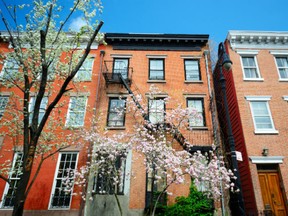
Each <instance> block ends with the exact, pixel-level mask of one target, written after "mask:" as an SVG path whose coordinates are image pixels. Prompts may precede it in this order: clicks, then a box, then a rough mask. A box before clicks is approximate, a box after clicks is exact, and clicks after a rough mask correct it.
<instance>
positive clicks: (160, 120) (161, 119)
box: [148, 97, 166, 124]
mask: <svg viewBox="0 0 288 216" xmlns="http://www.w3.org/2000/svg"><path fill="white" fill-rule="evenodd" d="M164 99H165V98H160V97H157V98H153V99H149V100H148V114H149V121H150V122H151V123H152V124H158V123H164V122H165V111H166V104H165V100H164ZM158 101H162V103H163V107H159V111H158ZM151 102H152V103H154V102H156V108H154V107H152V112H151V105H152V106H153V104H151ZM150 104H151V105H150ZM161 105H162V104H161ZM161 109H163V110H161ZM154 110H155V111H154ZM151 113H152V114H155V116H153V119H156V121H154V120H153V119H152V120H153V121H151ZM160 114H161V116H160ZM162 114H163V116H162Z"/></svg>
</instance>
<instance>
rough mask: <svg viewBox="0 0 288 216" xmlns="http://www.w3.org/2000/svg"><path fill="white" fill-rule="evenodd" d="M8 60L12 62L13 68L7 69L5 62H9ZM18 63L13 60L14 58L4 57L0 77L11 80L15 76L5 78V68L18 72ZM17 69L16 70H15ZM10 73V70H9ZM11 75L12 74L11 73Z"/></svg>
mask: <svg viewBox="0 0 288 216" xmlns="http://www.w3.org/2000/svg"><path fill="white" fill-rule="evenodd" d="M9 62H11V63H12V64H14V65H13V66H14V67H13V68H9V69H7V67H8V66H7V64H9ZM19 68H20V67H19V65H18V62H17V61H16V60H15V59H13V58H9V59H6V60H5V62H4V65H3V68H2V70H1V73H0V79H3V80H11V79H12V80H13V79H14V78H15V77H14V76H12V78H9V79H6V78H5V74H7V73H8V71H7V70H13V71H14V72H12V73H19ZM16 71H17V72H16ZM9 73H10V72H9ZM12 75H13V74H12Z"/></svg>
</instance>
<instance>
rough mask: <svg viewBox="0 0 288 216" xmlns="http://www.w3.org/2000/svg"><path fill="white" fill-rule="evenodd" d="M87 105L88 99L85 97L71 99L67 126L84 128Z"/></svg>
mask: <svg viewBox="0 0 288 216" xmlns="http://www.w3.org/2000/svg"><path fill="white" fill-rule="evenodd" d="M86 104H87V97H85V96H79V97H76V96H72V97H70V103H69V108H68V114H67V120H66V126H68V127H82V126H83V125H84V118H85V110H86Z"/></svg>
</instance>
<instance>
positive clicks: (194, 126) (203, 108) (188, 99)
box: [186, 97, 206, 128]
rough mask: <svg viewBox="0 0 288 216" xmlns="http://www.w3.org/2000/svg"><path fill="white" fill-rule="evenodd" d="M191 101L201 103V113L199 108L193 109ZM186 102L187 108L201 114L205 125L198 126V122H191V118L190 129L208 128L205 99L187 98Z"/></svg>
mask: <svg viewBox="0 0 288 216" xmlns="http://www.w3.org/2000/svg"><path fill="white" fill-rule="evenodd" d="M189 101H201V103H202V110H201V111H200V112H199V110H198V109H197V107H193V106H192V107H191V106H189ZM186 102H187V107H188V108H194V109H196V110H197V112H198V113H201V117H202V123H203V125H197V124H198V123H197V120H196V121H195V120H190V118H189V127H190V128H205V127H206V118H205V117H206V116H205V106H204V98H203V97H187V98H186ZM193 122H194V124H195V123H196V124H195V125H193V124H192V123H193Z"/></svg>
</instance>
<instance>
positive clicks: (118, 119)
mask: <svg viewBox="0 0 288 216" xmlns="http://www.w3.org/2000/svg"><path fill="white" fill-rule="evenodd" d="M112 100H117V101H118V102H122V101H123V103H124V104H123V105H124V106H123V107H120V106H119V107H115V108H114V109H113V108H112V107H111V103H112ZM126 100H127V99H126V97H125V98H119V97H110V98H109V102H108V103H109V104H108V113H107V127H124V126H125V118H126V115H125V114H126ZM113 114H116V117H114V118H113ZM120 114H121V116H120ZM112 122H115V124H112ZM119 123H122V124H119Z"/></svg>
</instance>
